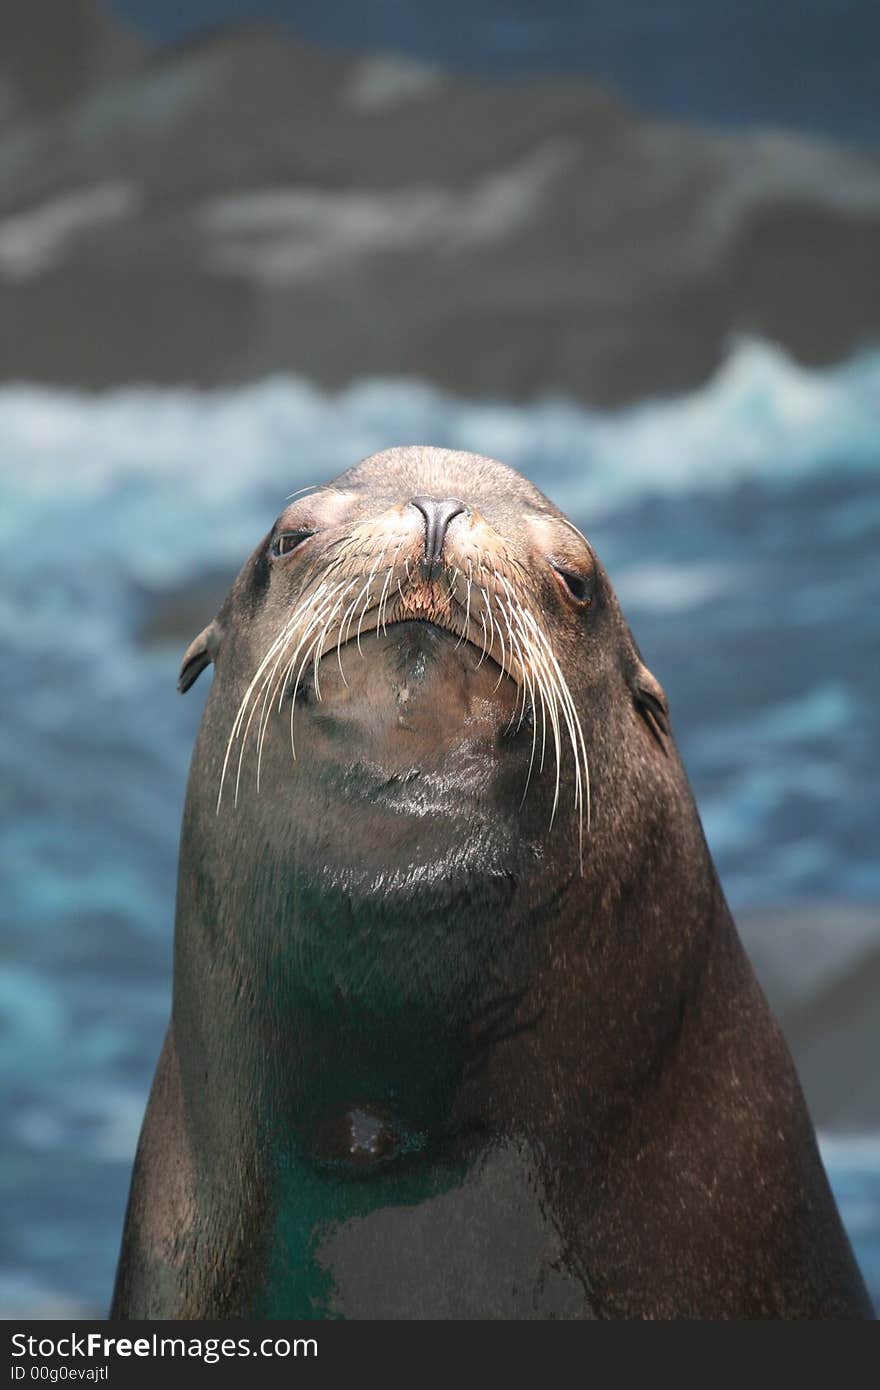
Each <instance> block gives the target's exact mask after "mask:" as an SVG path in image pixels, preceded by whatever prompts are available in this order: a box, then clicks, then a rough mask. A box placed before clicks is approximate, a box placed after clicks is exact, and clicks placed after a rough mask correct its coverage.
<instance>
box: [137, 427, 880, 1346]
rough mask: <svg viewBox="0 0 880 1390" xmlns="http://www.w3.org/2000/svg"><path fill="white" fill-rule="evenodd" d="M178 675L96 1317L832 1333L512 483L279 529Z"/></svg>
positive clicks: (688, 824)
mask: <svg viewBox="0 0 880 1390" xmlns="http://www.w3.org/2000/svg"><path fill="white" fill-rule="evenodd" d="M210 663H213V664H214V666H215V675H214V679H213V683H212V687H211V690H210V692H209V697H208V700H207V703H206V706H205V711H204V715H203V718H202V722H201V726H200V730H199V734H198V738H197V741H196V745H195V751H194V755H193V760H192V767H191V772H190V778H189V785H188V791H187V797H186V807H185V811H184V817H183V827H182V834H181V847H180V869H179V881H178V904H177V923H176V933H175V957H174V993H173V1005H172V1017H171V1023H170V1027H169V1031H168V1035H167V1038H166V1042H165V1046H164V1048H163V1051H162V1056H161V1058H160V1061H159V1065H158V1069H157V1073H156V1078H155V1081H154V1084H153V1089H152V1092H151V1096H150V1100H149V1105H148V1108H147V1114H146V1118H145V1121H144V1127H143V1133H142V1136H141V1140H140V1144H139V1148H138V1153H137V1157H136V1161H135V1168H134V1175H133V1180H132V1188H131V1194H130V1198H129V1205H128V1212H127V1217H126V1223H125V1231H124V1236H123V1243H122V1252H121V1257H120V1262H119V1269H118V1274H117V1282H116V1290H115V1295H114V1301H113V1309H112V1314H111V1316H112V1317H114V1318H148V1319H153V1318H227V1317H248V1318H258V1319H259V1318H280V1317H284V1318H320V1317H340V1316H341V1317H348V1318H408V1317H413V1318H416V1317H419V1318H447V1317H448V1318H452V1317H455V1318H467V1317H478V1318H551V1317H552V1318H587V1317H600V1318H826V1317H828V1318H859V1317H869V1316H870V1315H871V1310H870V1306H869V1303H868V1298H867V1295H866V1292H865V1289H864V1285H863V1283H862V1280H861V1277H860V1275H859V1272H858V1269H857V1267H856V1264H855V1261H854V1259H853V1255H852V1251H851V1249H850V1246H849V1243H848V1240H847V1237H846V1235H845V1233H844V1231H843V1228H842V1225H841V1222H840V1219H839V1216H838V1213H837V1209H836V1207H835V1203H834V1199H833V1197H832V1195H831V1192H830V1189H829V1186H828V1182H827V1179H826V1176H825V1173H824V1170H823V1167H822V1163H821V1160H820V1157H819V1153H818V1150H817V1145H816V1140H815V1136H814V1133H813V1129H812V1126H811V1123H810V1119H809V1117H808V1114H807V1111H806V1108H805V1105H804V1101H803V1097H802V1094H801V1090H800V1087H799V1084H798V1081H797V1078H796V1075H795V1072H794V1069H793V1066H792V1063H791V1060H790V1057H789V1054H788V1052H787V1050H786V1047H785V1044H784V1042H783V1040H782V1037H781V1035H780V1032H779V1029H778V1027H777V1025H776V1024H775V1022H774V1020H773V1018H772V1017H771V1014H770V1012H769V1009H768V1007H767V1005H766V1003H765V1000H764V998H763V996H762V994H761V991H760V989H759V987H758V985H757V983H756V980H755V978H754V975H753V973H752V970H751V968H750V966H749V964H748V962H747V960H746V958H745V955H744V952H743V950H742V947H741V945H740V943H739V939H738V937H737V933H736V929H735V926H734V924H733V921H732V919H731V915H730V913H729V911H728V908H727V906H726V903H725V900H724V896H723V893H722V890H721V887H720V884H719V881H718V877H717V875H716V872H715V870H714V867H713V864H712V860H711V857H710V854H709V850H708V848H707V846H706V842H705V839H704V836H703V832H702V828H701V825H700V820H699V816H698V813H697V810H696V808H695V805H694V801H693V797H692V795H691V791H690V788H689V785H688V782H687V778H686V775H685V773H684V770H683V768H682V765H681V762H680V760H679V757H678V755H677V752H676V749H675V745H674V742H673V737H672V733H671V729H670V722H669V713H668V709H667V702H666V698H665V696H664V693H663V690H662V688H661V686H660V685H659V683H658V682H657V680H656V679H655V678H654V676H653V675H652V674H651V673H650V672H649V671H648V670H647V668H646V666H645V665H644V662H643V661H642V659H641V656H640V654H639V651H638V648H637V646H636V644H635V641H634V640H633V637H632V635H631V633H630V631H629V629H628V627H627V625H626V622H625V621H624V618H623V616H622V614H621V611H620V608H619V606H618V603H617V600H616V598H615V595H614V592H613V589H612V587H611V584H610V582H609V579H608V577H607V575H606V574H605V571H604V570H603V568H602V566H601V564H600V563H599V560H598V559H597V557H596V555H595V553H594V551H593V548H592V547H591V545H590V544H589V543H588V542H587V540H586V539H585V538H584V537H583V535H582V534H581V532H580V531H578V530H577V528H576V527H575V526H574V525H573V524H572V523H571V522H570V521H568V520H567V518H565V517H564V516H563V515H562V514H561V512H560V511H559V510H558V509H557V508H556V507H555V506H553V504H552V503H551V502H550V501H549V500H548V499H547V498H546V497H544V496H543V495H542V494H541V493H540V492H539V491H538V490H537V489H536V488H534V487H533V486H532V485H531V484H530V483H529V482H527V481H526V479H525V478H523V477H522V476H521V475H520V474H518V473H517V472H515V471H514V470H513V469H510V468H508V467H506V466H505V465H503V464H501V463H497V462H495V461H493V460H491V459H486V458H481V457H476V456H474V455H470V454H464V453H455V452H450V451H446V450H442V449H434V448H426V447H410V448H400V449H392V450H389V451H387V452H384V453H380V454H377V455H374V456H373V457H371V458H369V459H367V460H365V461H363V462H361V463H360V464H358V465H357V466H356V467H354V468H352V469H350V470H349V471H348V472H346V473H343V474H342V475H341V476H340V477H339V478H337V479H336V481H335V482H333V483H332V484H330V485H328V486H326V487H321V488H318V489H316V490H314V491H312V492H311V493H310V494H309V495H306V496H300V497H298V498H296V499H295V500H293V501H291V502H290V504H289V505H288V506H287V507H286V508H285V509H284V511H283V512H282V513H281V516H280V517H279V519H278V520H277V522H276V524H275V525H274V526H273V528H272V530H271V531H270V532H269V534H268V535H267V536H266V537H265V538H264V539H263V540H262V541H261V542H260V544H259V545H258V546H257V548H256V550H255V551H254V553H253V554H252V555H251V557H250V559H249V560H248V561H247V563H246V564H245V566H244V568H243V569H242V571H241V573H240V574H239V576H238V578H237V579H236V581H235V583H234V585H233V587H232V590H231V592H230V593H229V595H228V597H227V599H226V601H225V602H224V604H223V606H222V608H221V609H220V612H219V613H218V615H217V617H216V618H215V619H214V621H213V622H212V623H210V624H209V626H208V627H207V628H206V629H205V630H204V632H202V633H201V634H200V635H199V636H198V637H197V638H196V639H195V641H194V642H193V643H192V645H191V646H190V648H189V650H188V651H187V653H186V655H185V657H184V660H183V666H182V669H181V676H180V689H181V690H186V689H188V688H189V687H190V686H191V685H192V683H193V682H194V681H195V680H196V678H197V677H198V675H199V674H200V673H201V672H202V671H203V670H204V669H205V668H206V667H207V666H208V665H209V664H210Z"/></svg>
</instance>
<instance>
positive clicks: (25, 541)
mask: <svg viewBox="0 0 880 1390" xmlns="http://www.w3.org/2000/svg"><path fill="white" fill-rule="evenodd" d="M411 441H421V442H432V443H437V444H445V445H450V446H456V447H463V448H469V449H474V450H477V451H481V452H486V453H491V454H494V455H496V456H498V457H501V458H504V459H506V460H507V461H508V462H510V463H513V464H514V465H516V466H517V467H519V468H521V469H522V470H523V471H524V472H526V473H527V474H528V475H529V476H530V477H532V478H533V479H534V480H535V481H536V482H537V483H538V484H539V485H540V486H541V487H543V488H544V489H545V491H547V492H548V493H549V494H550V495H551V496H552V497H553V498H554V499H555V500H556V501H558V502H559V503H560V505H561V506H562V507H563V508H565V509H566V510H567V511H568V513H569V515H571V517H572V518H573V519H574V520H575V521H576V522H577V523H578V524H579V525H580V526H581V527H582V528H583V529H584V530H585V532H586V533H587V534H588V535H589V536H590V537H591V539H592V540H593V541H594V542H595V544H596V546H597V548H598V550H599V553H600V554H601V556H602V558H603V560H604V562H605V564H606V566H607V568H608V569H609V571H610V573H611V576H612V579H613V581H614V583H615V585H616V588H617V590H618V593H619V594H620V596H621V600H622V602H623V605H624V608H625V611H626V613H627V616H628V617H629V619H630V622H631V623H632V626H633V628H634V630H635V632H636V636H637V638H638V640H639V643H640V645H641V647H642V650H643V653H644V655H645V657H646V659H647V661H648V663H649V664H650V665H651V666H652V667H653V669H654V670H655V672H656V673H657V675H658V676H659V677H660V679H661V680H662V681H663V683H664V684H665V686H666V688H667V691H668V693H669V695H670V698H671V702H672V710H673V717H674V724H675V730H676V734H677V738H678V741H679V744H680V747H681V749H682V753H683V756H684V759H685V763H686V765H687V767H688V771H689V773H690V776H691V780H692V783H693V785H694V789H695V791H696V794H697V799H698V802H699V805H700V808H701V811H702V814H703V817H704V821H705V824H706V829H707V833H708V836H709V840H710V843H711V846H712V849H713V852H714V855H715V858H716V862H717V864H718V867H719V870H720V872H721V876H722V879H723V882H724V884H725V887H726V890H727V892H728V896H729V898H730V900H731V902H732V905H733V907H734V909H738V908H743V907H766V906H772V905H774V904H785V905H789V904H797V903H803V902H814V901H819V900H831V901H851V902H865V903H873V904H877V903H880V866H878V862H877V855H876V829H877V825H878V824H880V788H878V779H877V762H878V760H877V754H878V746H880V737H878V734H880V720H878V701H877V690H876V674H877V636H878V618H877V614H878V612H880V565H878V562H877V554H878V536H880V353H878V354H873V355H867V356H862V357H861V358H858V359H856V360H854V361H852V362H850V363H848V364H846V365H844V366H841V367H839V368H836V369H834V370H830V371H826V372H807V371H803V370H801V369H799V368H797V367H795V366H793V365H792V364H791V363H790V362H789V361H787V360H786V358H785V357H783V356H782V355H781V354H779V353H778V352H776V351H775V350H773V349H771V348H769V347H766V346H762V345H760V344H742V345H741V346H740V347H739V348H738V349H737V350H736V351H735V353H734V354H733V356H732V357H731V359H730V360H729V362H728V364H727V365H726V367H725V368H724V369H723V370H722V371H721V372H720V374H719V375H718V376H717V377H716V379H715V380H714V381H713V382H711V383H710V384H709V385H708V386H706V387H705V388H703V389H702V390H700V391H698V392H696V393H694V394H692V395H689V396H686V397H682V398H680V399H676V400H672V401H668V402H657V403H648V404H644V405H641V406H639V407H636V408H632V409H629V410H626V411H624V412H622V413H619V414H613V415H611V414H599V413H595V412H590V411H588V410H585V409H583V408H581V407H579V406H575V405H573V404H571V403H569V402H565V401H553V400H548V401H545V402H542V403H538V404H535V405H531V406H510V405H505V404H496V405H492V404H473V403H463V402H461V401H458V400H456V399H453V398H450V397H448V396H445V395H443V394H441V393H440V392H438V391H436V390H434V389H432V388H429V387H427V386H424V385H420V384H418V383H413V382H402V381H389V382H381V381H376V382H364V383H361V384H359V385H356V386H354V387H352V388H350V389H348V390H346V391H344V392H343V393H341V394H338V395H327V394H323V393H321V392H319V391H317V390H316V389H314V388H313V387H312V386H310V385H307V384H305V383H303V382H301V381H292V380H288V379H278V380H274V381H269V382H266V383H264V384H263V385H259V386H252V387H248V388H245V389H241V390H236V391H230V392H216V393H204V394H197V393H192V392H186V391H159V390H149V391H126V392H118V393H114V394H109V395H103V396H96V397H95V396H85V395H80V394H76V393H64V392H59V391H52V390H44V389H38V388H30V387H18V388H16V387H5V388H0V575H2V584H0V648H2V653H3V660H2V666H0V671H2V675H0V680H2V687H3V704H2V708H3V715H4V734H3V737H2V739H0V774H2V775H0V795H2V797H3V803H4V804H3V812H4V833H3V837H2V842H0V877H2V882H3V885H4V887H3V893H2V896H0V919H2V928H3V936H2V940H3V958H4V967H5V968H4V971H3V974H2V977H0V1042H2V1052H0V1087H2V1092H3V1094H2V1115H3V1123H2V1126H0V1202H2V1206H3V1208H4V1213H5V1216H4V1221H3V1234H2V1241H3V1245H2V1248H0V1305H2V1308H3V1310H5V1311H6V1315H7V1316H11V1315H12V1314H13V1313H15V1312H18V1313H21V1312H25V1311H27V1312H33V1313H38V1312H40V1311H42V1312H44V1313H45V1312H56V1311H59V1310H60V1311H62V1312H65V1311H66V1312H68V1313H72V1314H74V1315H76V1314H81V1313H84V1312H86V1311H91V1310H101V1309H102V1308H104V1307H105V1306H106V1303H107V1299H108V1297H109V1292H110V1287H111V1283H112V1274H113V1267H114V1263H115V1258H116V1251H117V1243H118V1237H119V1231H120V1227H121V1221H122V1212H123V1206H124V1201H125V1195H126V1190H127V1184H128V1177H129V1172H130V1164H131V1158H132V1153H133V1149H134V1144H135V1141H136V1136H137V1131H138V1127H139V1123H140V1118H141V1114H142V1111H143V1105H144V1101H145V1097H146V1091H147V1087H148V1084H149V1080H150V1077H151V1074H152V1069H153V1066H154V1063H155V1058H156V1054H157V1051H158V1047H159V1044H160V1040H161V1036H162V1033H163V1031H164V1027H165V1024H166V1021H167V1014H168V1007H169V997H170V996H169V975H170V961H171V928H172V921H173V897H174V880H175V866H176V854H177V834H178V825H179V817H180V812H181V807H182V802H183V792H184V781H185V777H186V771H187V765H188V759H189V752H190V747H191V743H192V739H193V735H194V732H195V729H196V725H197V723H198V719H199V713H200V708H201V704H202V702H203V700H204V694H205V688H206V687H207V685H208V679H206V678H203V680H202V681H201V682H200V683H199V685H198V686H196V687H195V689H194V690H193V691H192V692H191V693H190V694H189V695H188V696H187V698H186V699H184V700H181V699H180V698H179V696H177V695H176V693H175V689H174V686H175V679H176V670H177V665H178V663H179V659H180V651H181V647H182V646H183V645H185V643H184V642H179V643H174V644H172V645H170V646H163V645H158V646H156V645H145V644H144V643H143V642H141V641H139V640H138V638H137V635H136V634H137V633H138V632H140V631H142V629H143V625H144V624H145V623H146V622H147V621H148V619H149V615H150V613H151V611H153V609H154V607H155V604H156V602H157V600H159V599H161V597H162V595H167V594H170V593H173V592H174V591H175V590H176V588H177V586H179V585H181V584H184V583H185V582H187V581H188V580H190V579H197V578H199V577H200V576H202V575H203V574H204V573H205V572H206V571H210V570H216V569H218V568H219V569H225V570H226V571H227V572H228V575H229V577H230V578H231V577H232V576H233V574H234V573H235V572H236V571H237V569H238V567H239V565H240V563H241V561H242V560H243V558H244V557H245V555H246V554H247V553H248V552H249V551H250V550H251V548H252V547H253V545H254V543H255V541H256V540H257V539H258V538H259V536H261V535H262V534H263V533H264V532H265V531H266V529H267V528H268V526H269V524H270V523H271V521H272V519H273V518H274V516H275V514H276V512H277V510H278V509H279V507H280V504H281V502H282V500H283V498H284V497H285V496H286V495H287V494H289V493H290V492H292V491H294V490H295V489H296V488H299V487H301V486H303V485H305V484H309V483H314V482H319V481H321V480H324V479H326V478H328V477H331V476H333V475H334V474H336V473H337V472H339V471H340V470H341V469H343V468H345V467H347V466H348V465H349V464H351V463H352V462H353V461H355V460H356V459H358V458H359V457H362V456H363V455H365V454H367V453H369V452H371V451H373V450H374V449H377V448H380V447H385V446H387V445H389V444H393V443H401V442H411ZM210 616H211V615H210V614H209V613H207V612H206V613H205V614H204V615H202V616H201V620H200V622H201V621H206V620H207V619H208V618H209V617H210ZM868 1064H869V1062H868V1059H866V1065H868ZM826 1152H827V1155H828V1159H829V1163H830V1165H831V1173H832V1179H833V1183H834V1185H835V1188H836V1191H837V1193H838V1196H839V1199H840V1201H841V1205H842V1210H843V1214H844V1218H845V1219H846V1221H847V1223H848V1225H849V1228H850V1230H851V1233H852V1235H853V1238H854V1241H855V1243H856V1246H857V1249H858V1253H859V1256H860V1259H861V1260H862V1263H863V1266H864V1268H865V1271H866V1274H867V1275H868V1277H869V1278H870V1280H871V1281H872V1287H873V1289H874V1290H875V1293H880V1137H875V1138H874V1139H871V1138H862V1139H858V1140H856V1139H853V1140H847V1139H846V1138H845V1137H843V1138H841V1137H836V1138H835V1139H834V1140H833V1141H829V1143H828V1146H827V1150H826Z"/></svg>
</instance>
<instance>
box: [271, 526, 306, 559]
mask: <svg viewBox="0 0 880 1390" xmlns="http://www.w3.org/2000/svg"><path fill="white" fill-rule="evenodd" d="M314 534H315V533H314V531H282V532H281V534H280V535H278V536H276V537H275V539H274V541H273V542H272V554H273V555H274V556H275V557H276V558H279V557H280V556H282V555H289V554H290V552H291V551H292V550H296V548H297V546H298V545H302V543H303V541H307V540H308V538H309V536H313V535H314Z"/></svg>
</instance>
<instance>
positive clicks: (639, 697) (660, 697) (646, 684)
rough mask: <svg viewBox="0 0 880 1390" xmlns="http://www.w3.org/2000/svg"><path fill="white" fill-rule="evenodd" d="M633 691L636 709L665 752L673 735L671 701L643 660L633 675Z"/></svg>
mask: <svg viewBox="0 0 880 1390" xmlns="http://www.w3.org/2000/svg"><path fill="white" fill-rule="evenodd" d="M632 691H633V695H634V697H635V702H636V709H637V710H638V712H639V714H640V715H641V716H642V718H643V719H644V721H645V723H646V724H647V726H648V728H649V729H650V731H651V733H652V734H653V735H654V738H655V739H656V740H657V742H658V743H659V745H660V747H661V748H662V749H663V752H664V753H665V752H666V751H667V746H666V745H667V741H668V740H669V738H671V736H672V731H671V729H670V726H669V702H668V701H667V699H666V694H665V692H664V690H663V686H662V685H661V684H660V682H659V681H658V680H657V678H656V676H652V675H651V672H650V671H649V670H648V668H647V666H644V665H642V664H641V662H640V663H639V665H638V666H637V667H636V669H635V672H634V674H633V677H632Z"/></svg>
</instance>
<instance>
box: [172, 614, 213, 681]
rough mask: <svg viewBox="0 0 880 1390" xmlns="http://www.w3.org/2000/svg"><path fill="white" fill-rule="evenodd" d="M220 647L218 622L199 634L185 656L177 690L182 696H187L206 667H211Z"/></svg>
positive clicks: (209, 625) (210, 624) (209, 624)
mask: <svg viewBox="0 0 880 1390" xmlns="http://www.w3.org/2000/svg"><path fill="white" fill-rule="evenodd" d="M219 646H220V634H219V632H218V630H217V624H216V622H213V623H208V626H207V627H206V628H204V629H203V631H201V632H200V633H199V635H198V637H196V638H195V640H194V641H192V642H190V644H189V646H188V647H187V649H186V651H185V652H184V654H183V661H182V662H181V665H180V675H179V676H178V678H177V689H178V690H179V691H180V693H181V695H185V694H186V692H187V691H188V690H189V688H190V686H191V685H194V684H195V682H196V681H197V680H198V678H199V676H200V675H201V674H202V672H203V671H204V669H205V667H206V666H210V664H211V662H212V661H213V660H214V657H215V656H216V654H217V649H218V647H219Z"/></svg>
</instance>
